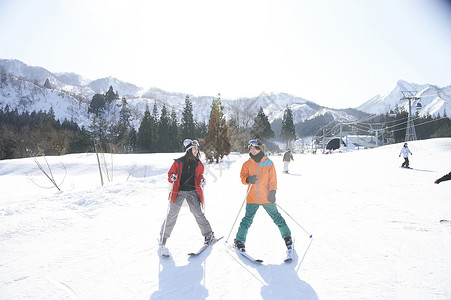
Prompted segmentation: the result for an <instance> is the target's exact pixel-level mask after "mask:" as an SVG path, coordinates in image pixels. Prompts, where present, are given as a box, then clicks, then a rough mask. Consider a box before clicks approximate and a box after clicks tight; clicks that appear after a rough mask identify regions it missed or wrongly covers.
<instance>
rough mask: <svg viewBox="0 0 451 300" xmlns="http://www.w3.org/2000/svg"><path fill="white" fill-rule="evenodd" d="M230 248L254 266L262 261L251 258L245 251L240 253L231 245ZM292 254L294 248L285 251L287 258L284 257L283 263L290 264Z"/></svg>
mask: <svg viewBox="0 0 451 300" xmlns="http://www.w3.org/2000/svg"><path fill="white" fill-rule="evenodd" d="M293 246H294V245H293ZM232 248H233V249H235V251H236V252H238V253H239V254H241V255H242V256H244V257H245V258H247V259H248V260H250V261H251V262H253V263H256V264H261V263H263V260H261V259H256V258H253V257H252V256H250V255H249V254H248V253H247V252H246V251H240V250H239V249H238V248H236V247H235V245H232ZM293 254H294V247H292V248H291V249H288V250H287V256H286V257H285V259H284V262H286V263H288V262H291V261H292V260H293Z"/></svg>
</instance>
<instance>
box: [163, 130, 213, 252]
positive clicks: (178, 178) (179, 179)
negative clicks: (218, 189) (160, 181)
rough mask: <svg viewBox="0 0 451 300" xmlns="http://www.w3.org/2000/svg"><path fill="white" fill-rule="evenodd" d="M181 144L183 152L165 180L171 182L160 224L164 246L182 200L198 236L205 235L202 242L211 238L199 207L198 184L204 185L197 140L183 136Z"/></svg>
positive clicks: (211, 233) (209, 227)
mask: <svg viewBox="0 0 451 300" xmlns="http://www.w3.org/2000/svg"><path fill="white" fill-rule="evenodd" d="M183 145H184V146H185V155H184V156H182V157H180V158H178V159H175V160H174V163H173V164H172V166H171V168H170V169H169V172H168V181H169V182H170V183H174V184H173V186H172V195H171V199H170V201H171V204H170V208H169V213H168V215H167V219H166V220H165V222H164V223H163V226H161V232H160V237H161V241H160V244H161V245H165V244H166V240H167V239H168V238H169V237H170V236H171V232H172V230H173V229H174V226H175V223H176V221H177V216H178V214H179V212H180V208H181V207H182V204H183V201H185V199H186V202H187V203H188V205H189V208H190V211H191V213H192V214H193V215H194V218H195V219H196V222H197V224H198V225H199V228H200V231H201V232H202V235H203V236H204V237H205V244H209V243H210V242H211V241H213V240H214V234H213V231H212V230H211V226H210V223H209V222H208V220H207V218H206V217H205V214H204V213H203V212H202V208H201V205H202V206H203V201H204V195H203V193H202V188H201V186H202V187H203V186H205V183H206V182H205V179H204V176H203V173H204V165H203V164H202V162H201V161H200V153H199V143H198V142H197V141H196V140H194V141H193V140H190V139H186V140H184V141H183Z"/></svg>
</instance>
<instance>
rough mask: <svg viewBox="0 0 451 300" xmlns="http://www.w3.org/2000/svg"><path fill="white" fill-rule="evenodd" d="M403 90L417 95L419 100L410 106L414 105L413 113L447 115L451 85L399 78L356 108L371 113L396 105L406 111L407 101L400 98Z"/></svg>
mask: <svg viewBox="0 0 451 300" xmlns="http://www.w3.org/2000/svg"><path fill="white" fill-rule="evenodd" d="M403 91H416V92H417V93H416V94H415V96H418V97H419V100H416V101H415V102H414V103H412V108H414V107H415V108H414V109H413V113H414V112H415V110H417V111H418V112H419V114H420V115H427V114H429V115H432V116H436V115H438V114H440V115H441V116H443V115H444V114H445V112H446V114H447V115H449V112H451V85H449V86H447V87H444V88H440V87H438V86H435V85H431V84H416V83H408V82H406V81H404V80H399V81H398V82H396V83H395V84H394V85H393V86H392V87H391V88H390V89H389V90H388V91H386V92H385V93H383V94H381V95H377V96H375V97H373V98H371V99H370V100H368V101H367V102H365V103H363V104H362V105H360V106H359V107H357V109H358V110H361V111H364V112H367V113H371V114H381V113H385V112H389V111H390V110H394V109H395V108H396V107H398V108H404V109H405V110H406V111H408V109H409V101H408V100H407V99H404V100H401V98H403V96H404V95H403V93H402V92H403ZM418 103H420V105H418ZM420 106H421V107H420Z"/></svg>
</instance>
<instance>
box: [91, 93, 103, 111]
mask: <svg viewBox="0 0 451 300" xmlns="http://www.w3.org/2000/svg"><path fill="white" fill-rule="evenodd" d="M104 111H105V96H104V95H102V94H95V95H94V96H93V97H92V100H91V103H90V104H89V108H88V113H93V114H95V115H96V116H99V114H101V113H103V112H104Z"/></svg>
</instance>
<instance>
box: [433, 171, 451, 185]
mask: <svg viewBox="0 0 451 300" xmlns="http://www.w3.org/2000/svg"><path fill="white" fill-rule="evenodd" d="M447 180H451V172H449V173H448V174H446V175H444V176H442V177H440V178H439V179H437V180H436V181H434V183H435V184H439V183H440V182H442V181H447Z"/></svg>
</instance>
